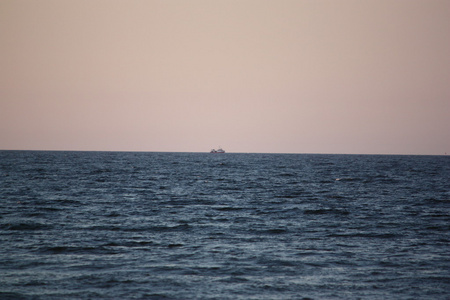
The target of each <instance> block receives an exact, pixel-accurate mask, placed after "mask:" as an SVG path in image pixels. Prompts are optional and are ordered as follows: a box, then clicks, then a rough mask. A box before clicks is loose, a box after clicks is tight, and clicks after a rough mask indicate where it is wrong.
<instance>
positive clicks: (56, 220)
mask: <svg viewBox="0 0 450 300" xmlns="http://www.w3.org/2000/svg"><path fill="white" fill-rule="evenodd" d="M0 299H2V300H3V299H450V156H388V155H313V154H237V153H236V154H235V153H226V154H209V153H144V152H134V153H133V152H63V151H61V152H59V151H56V152H46V151H0Z"/></svg>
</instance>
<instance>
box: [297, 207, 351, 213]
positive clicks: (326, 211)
mask: <svg viewBox="0 0 450 300" xmlns="http://www.w3.org/2000/svg"><path fill="white" fill-rule="evenodd" d="M303 213H304V214H305V215H325V214H337V215H349V214H350V212H348V211H346V210H339V209H324V208H321V209H307V210H305V211H304V212H303Z"/></svg>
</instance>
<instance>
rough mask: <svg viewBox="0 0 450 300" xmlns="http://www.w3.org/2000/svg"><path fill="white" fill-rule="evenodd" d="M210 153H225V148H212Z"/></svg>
mask: <svg viewBox="0 0 450 300" xmlns="http://www.w3.org/2000/svg"><path fill="white" fill-rule="evenodd" d="M209 153H225V150H223V149H222V148H219V149H217V150H216V149H212V150H211V151H210V152H209Z"/></svg>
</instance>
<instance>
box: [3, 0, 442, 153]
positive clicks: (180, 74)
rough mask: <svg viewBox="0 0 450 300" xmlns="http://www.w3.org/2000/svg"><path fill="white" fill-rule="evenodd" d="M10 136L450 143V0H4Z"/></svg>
mask: <svg viewBox="0 0 450 300" xmlns="http://www.w3.org/2000/svg"><path fill="white" fill-rule="evenodd" d="M0 41H1V43H0V149H3V150H8V149H14V150H95V151H97V150H99V151H103V150H104V151H175V152H208V151H209V150H210V149H211V148H218V147H220V146H221V147H222V148H224V149H225V150H226V151H228V152H258V153H349V154H357V153H360V154H424V155H428V154H431V155H441V154H445V153H448V154H450V1H448V0H364V1H361V0H339V1H336V0H296V1H289V0H276V1H275V0H158V1H155V0H142V1H140V0H120V1H118V0H64V1H61V0H39V1H35V0H0Z"/></svg>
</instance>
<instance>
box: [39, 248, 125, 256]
mask: <svg viewBox="0 0 450 300" xmlns="http://www.w3.org/2000/svg"><path fill="white" fill-rule="evenodd" d="M38 251H39V252H41V253H44V254H96V255H98V254H117V252H116V251H112V250H110V249H107V248H104V247H101V246H100V247H70V246H55V247H43V248H40V249H39V250H38Z"/></svg>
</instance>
